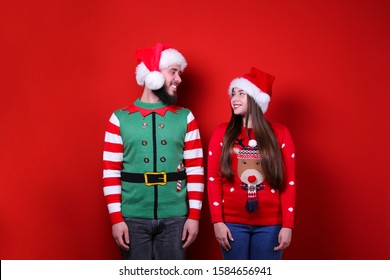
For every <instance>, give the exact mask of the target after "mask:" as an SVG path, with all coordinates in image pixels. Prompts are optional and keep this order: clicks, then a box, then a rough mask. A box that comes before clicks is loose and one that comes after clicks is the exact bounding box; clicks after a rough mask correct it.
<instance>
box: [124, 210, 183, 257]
mask: <svg viewBox="0 0 390 280" xmlns="http://www.w3.org/2000/svg"><path fill="white" fill-rule="evenodd" d="M186 220H187V217H186V216H181V217H174V218H167V219H157V220H148V219H131V218H125V222H126V224H127V226H128V228H129V234H130V250H129V251H124V250H122V257H123V259H126V260H184V259H185V250H184V249H183V248H182V246H183V242H182V240H181V236H182V232H183V226H184V223H185V221H186Z"/></svg>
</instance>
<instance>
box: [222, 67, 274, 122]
mask: <svg viewBox="0 0 390 280" xmlns="http://www.w3.org/2000/svg"><path fill="white" fill-rule="evenodd" d="M274 80H275V77H274V76H272V75H270V74H268V73H266V72H263V71H261V70H260V69H257V68H256V67H252V68H251V71H250V72H249V73H248V74H244V75H242V76H241V77H239V78H236V79H234V80H233V81H232V82H231V83H230V86H229V91H228V92H229V95H230V96H231V95H232V92H233V88H239V89H241V90H243V91H245V92H246V93H247V94H248V95H249V96H251V97H252V98H253V99H254V100H255V102H256V103H257V105H259V106H260V108H261V111H262V112H263V114H264V113H265V112H266V111H267V108H268V104H269V102H270V100H271V95H272V84H273V82H274Z"/></svg>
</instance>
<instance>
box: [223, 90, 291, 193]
mask: <svg viewBox="0 0 390 280" xmlns="http://www.w3.org/2000/svg"><path fill="white" fill-rule="evenodd" d="M247 98H248V111H247V116H246V124H245V127H248V119H249V118H252V125H253V131H254V133H255V138H256V141H257V143H258V145H257V147H258V149H259V152H260V154H261V159H262V160H261V166H262V169H263V172H264V176H265V179H266V180H267V182H268V183H269V184H270V185H271V186H272V187H274V188H279V187H280V185H281V184H282V181H283V160H282V155H281V152H280V148H279V144H278V141H277V139H276V136H275V134H274V131H273V130H272V128H271V125H270V124H269V122H268V121H267V120H266V119H265V118H264V115H263V112H262V111H261V109H260V107H259V105H257V104H256V102H255V101H254V100H253V98H252V97H251V96H249V95H247ZM242 126H243V118H242V116H238V115H234V113H233V110H232V116H231V118H230V121H229V124H228V127H227V129H226V133H225V137H224V141H223V146H222V153H221V158H220V164H219V165H220V172H221V175H222V176H223V177H225V178H226V179H227V180H228V181H233V178H234V174H233V170H232V166H231V154H232V151H233V145H234V142H235V141H236V140H237V137H238V136H239V135H240V133H241V129H242ZM247 134H248V130H247Z"/></svg>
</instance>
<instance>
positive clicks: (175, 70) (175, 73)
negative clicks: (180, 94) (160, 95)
mask: <svg viewBox="0 0 390 280" xmlns="http://www.w3.org/2000/svg"><path fill="white" fill-rule="evenodd" d="M161 74H162V75H163V76H164V79H165V83H164V88H165V90H166V91H167V93H168V94H169V95H170V96H176V91H177V88H178V86H179V85H180V83H181V78H180V75H181V71H180V66H179V65H176V64H174V65H171V66H169V67H168V68H167V69H164V70H161Z"/></svg>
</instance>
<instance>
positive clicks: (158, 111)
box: [123, 104, 181, 118]
mask: <svg viewBox="0 0 390 280" xmlns="http://www.w3.org/2000/svg"><path fill="white" fill-rule="evenodd" d="M179 109H181V107H179V106H176V105H168V106H164V107H162V108H157V109H145V108H141V107H138V106H136V105H134V104H132V105H130V106H127V107H125V108H124V109H123V111H129V114H133V113H136V112H140V113H141V115H142V117H143V118H144V117H146V116H147V115H149V114H151V113H153V112H154V113H156V114H159V115H160V116H162V117H164V116H165V113H166V112H168V111H170V112H172V113H174V114H177V110H179Z"/></svg>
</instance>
